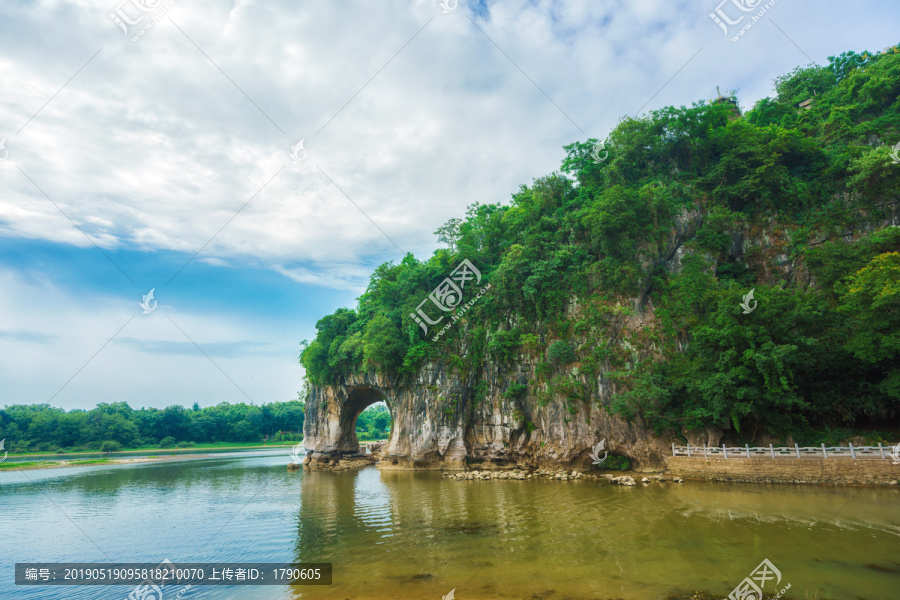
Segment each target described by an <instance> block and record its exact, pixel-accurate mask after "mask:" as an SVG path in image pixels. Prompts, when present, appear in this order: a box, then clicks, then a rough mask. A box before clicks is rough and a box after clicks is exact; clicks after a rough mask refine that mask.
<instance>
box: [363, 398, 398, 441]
mask: <svg viewBox="0 0 900 600" xmlns="http://www.w3.org/2000/svg"><path fill="white" fill-rule="evenodd" d="M390 431H391V413H390V412H388V409H387V406H385V405H384V404H375V405H373V406H370V407H369V408H367V409H366V410H364V411H363V412H362V413H360V415H359V417H357V419H356V439H358V440H362V441H368V440H381V439H385V438H387V437H388V433H390Z"/></svg>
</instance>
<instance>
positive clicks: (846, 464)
mask: <svg viewBox="0 0 900 600" xmlns="http://www.w3.org/2000/svg"><path fill="white" fill-rule="evenodd" d="M891 462H892V461H891V460H878V459H865V460H851V459H827V460H826V459H821V458H799V459H789V458H729V459H721V458H696V457H688V456H670V457H668V458H667V459H666V465H667V468H668V470H667V471H666V473H667V474H669V475H673V476H677V477H687V478H691V479H708V480H713V481H738V482H747V483H825V484H869V485H897V482H898V480H900V465H894V464H891Z"/></svg>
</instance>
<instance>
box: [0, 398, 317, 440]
mask: <svg viewBox="0 0 900 600" xmlns="http://www.w3.org/2000/svg"><path fill="white" fill-rule="evenodd" d="M304 408H305V405H304V402H303V401H302V400H300V399H298V400H291V401H289V402H271V403H269V404H262V405H259V406H256V405H248V404H244V403H238V404H229V403H227V402H222V403H220V404H217V405H216V406H209V407H206V408H200V406H199V405H198V404H196V403H195V404H194V406H193V408H190V409H188V408H185V407H184V406H179V405H172V406H168V407H166V408H163V409H157V408H140V409H137V410H136V409H133V408H131V406H129V405H128V403H127V402H112V403H107V402H102V403H100V404H98V405H97V406H96V407H95V408H93V409H91V410H82V409H73V410H68V411H67V410H64V409H62V408H55V407H52V406H50V405H49V404H31V405H24V404H18V405H12V406H7V407H6V408H4V409H2V410H0V439H5V445H6V450H8V451H10V452H27V451H50V452H53V451H56V450H60V449H66V450H103V451H107V450H117V449H120V448H134V447H141V446H159V447H174V446H176V445H178V446H182V447H183V446H190V445H192V443H197V444H202V443H211V442H261V441H263V439H264V438H265V436H269V437H268V440H269V441H282V440H297V441H299V440H300V439H302V431H303V420H304Z"/></svg>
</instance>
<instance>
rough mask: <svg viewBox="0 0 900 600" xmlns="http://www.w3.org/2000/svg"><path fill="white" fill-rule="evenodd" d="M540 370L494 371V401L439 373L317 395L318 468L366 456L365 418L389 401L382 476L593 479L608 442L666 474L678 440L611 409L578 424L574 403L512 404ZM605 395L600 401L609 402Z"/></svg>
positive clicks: (312, 433)
mask: <svg viewBox="0 0 900 600" xmlns="http://www.w3.org/2000/svg"><path fill="white" fill-rule="evenodd" d="M533 367H534V365H533V363H531V362H529V361H524V362H523V363H522V364H521V365H520V366H519V368H518V369H517V370H516V371H514V372H501V371H500V370H498V369H497V368H495V367H494V366H491V365H489V366H487V367H486V368H485V369H484V372H483V373H482V374H481V379H482V381H485V382H489V391H488V393H487V395H486V396H485V397H483V399H480V400H479V399H477V398H476V394H475V389H473V388H474V386H472V385H470V381H472V379H471V378H470V377H465V376H460V375H459V374H456V373H451V372H449V371H448V370H447V368H446V366H445V365H436V364H432V365H428V366H427V367H426V368H424V369H422V370H421V371H420V372H419V374H418V376H417V377H416V378H415V379H414V380H406V381H399V380H391V379H389V378H386V377H384V376H381V375H378V374H375V373H367V374H364V375H354V376H349V377H347V378H345V379H344V381H342V382H341V383H340V384H339V385H333V386H313V387H312V388H311V389H310V393H309V396H308V397H307V403H306V407H307V408H306V410H307V415H306V423H305V425H304V429H303V433H304V440H305V441H304V445H305V446H306V449H307V451H308V456H309V459H310V464H311V465H312V466H316V465H319V466H321V465H323V464H328V463H331V464H333V463H334V461H335V460H336V459H338V458H339V457H341V456H352V455H354V454H356V453H358V452H359V443H358V441H357V439H356V433H355V430H354V425H355V422H356V417H357V415H358V414H359V413H360V412H362V410H364V409H365V408H366V406H368V405H369V404H371V403H372V402H376V401H378V400H384V401H385V402H387V404H388V406H389V408H390V411H391V416H392V419H393V426H392V430H391V438H390V441H389V442H388V443H387V445H386V446H385V448H384V449H383V450H382V451H381V463H380V467H381V468H385V469H391V468H393V469H464V468H465V467H466V464H467V462H468V463H469V464H472V463H480V464H481V466H482V468H513V467H516V466H519V467H559V466H565V467H570V468H573V469H576V468H577V469H583V468H587V467H588V466H589V465H590V464H591V459H590V457H589V453H590V451H591V448H592V447H593V446H595V445H596V444H597V443H598V442H599V441H601V440H604V439H605V440H606V444H605V446H606V450H607V451H608V452H610V453H613V454H621V455H625V456H628V457H630V458H632V459H633V461H634V462H635V468H637V469H645V470H651V469H654V468H660V467H662V466H663V465H664V458H665V457H666V456H667V454H668V452H667V448H668V447H669V444H670V443H671V441H672V440H664V439H658V438H655V437H654V436H653V435H651V434H650V432H648V431H646V430H644V429H642V428H640V427H638V426H634V425H629V424H628V423H626V422H625V421H624V420H623V419H622V418H620V417H617V416H611V415H609V414H608V413H607V412H606V410H605V409H604V408H603V407H602V406H601V405H600V404H601V403H598V402H590V403H581V405H580V406H578V407H577V408H576V409H575V410H576V412H575V413H574V414H573V413H571V412H570V410H569V409H568V408H567V407H566V403H565V402H551V403H549V404H548V405H547V406H543V407H542V406H540V405H538V404H537V403H534V402H532V401H531V400H530V399H529V398H528V397H525V398H523V399H508V398H506V397H504V396H503V395H502V392H503V391H504V390H505V389H506V388H508V387H509V385H511V384H513V383H516V382H523V383H524V381H526V380H528V381H531V380H534V377H535V375H534V370H533ZM593 385H594V387H595V388H598V386H602V384H601V383H598V382H593ZM595 391H596V392H597V397H598V398H602V397H606V395H607V394H608V392H607V391H605V390H600V389H597V390H595ZM532 426H533V429H532ZM673 439H674V438H673ZM601 456H602V454H601Z"/></svg>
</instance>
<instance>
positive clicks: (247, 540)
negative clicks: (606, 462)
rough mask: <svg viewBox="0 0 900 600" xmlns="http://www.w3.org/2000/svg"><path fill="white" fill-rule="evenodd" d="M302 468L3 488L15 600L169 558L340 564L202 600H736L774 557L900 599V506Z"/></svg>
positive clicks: (1, 580) (61, 472) (806, 581)
mask: <svg viewBox="0 0 900 600" xmlns="http://www.w3.org/2000/svg"><path fill="white" fill-rule="evenodd" d="M288 462H289V458H288V456H287V454H286V453H284V452H281V453H279V454H272V453H268V454H262V453H255V454H254V455H249V454H248V453H244V454H241V455H227V456H222V457H216V458H206V459H193V460H189V461H183V462H169V463H155V464H143V465H121V466H109V467H107V466H101V467H74V468H65V469H47V470H37V471H25V472H3V473H0V506H2V507H3V514H2V519H0V557H2V562H0V597H2V598H3V599H6V598H12V599H16V600H18V599H21V600H36V599H41V600H43V599H48V598H54V599H55V598H65V599H66V600H80V599H88V598H90V599H99V600H125V599H126V597H127V596H128V593H129V592H130V591H131V588H130V587H128V586H78V587H68V586H67V587H61V586H57V587H45V588H37V587H22V586H18V587H17V586H13V585H11V583H10V582H11V581H12V579H13V564H14V563H15V562H17V561H18V562H41V561H43V562H109V561H117V562H147V563H154V564H156V563H159V562H161V561H162V560H163V559H165V558H168V559H169V560H171V561H173V562H175V563H178V562H227V561H232V562H300V561H307V562H331V563H333V564H334V573H333V580H334V584H333V585H332V586H330V587H294V588H290V587H281V586H254V587H249V586H248V587H234V586H232V587H227V588H225V587H210V586H204V587H198V586H195V587H193V588H192V589H191V590H189V591H188V592H187V593H186V594H185V595H184V596H183V599H184V600H224V599H226V598H227V599H234V600H244V599H250V598H253V599H256V598H259V599H262V600H269V599H279V600H281V599H284V600H288V599H292V600H293V599H298V598H303V599H304V600H308V599H322V600H331V599H334V600H345V599H351V600H356V599H369V598H372V599H376V600H377V599H382V598H383V599H387V598H391V599H399V600H404V599H407V598H409V599H412V598H433V599H435V600H437V599H438V598H441V597H442V596H444V595H446V594H447V593H448V592H449V591H450V590H451V589H456V593H455V595H456V597H457V598H459V600H472V599H486V598H529V599H531V598H533V599H535V600H563V599H566V598H568V599H571V600H575V599H585V600H587V599H606V598H623V599H626V600H631V599H635V600H637V599H639V598H640V599H645V598H662V597H664V596H665V594H667V593H669V592H673V591H677V590H683V591H690V590H697V589H704V590H707V591H710V592H713V593H717V594H722V595H723V596H724V595H727V593H728V592H729V591H730V590H731V589H732V588H734V586H735V585H737V584H738V583H739V582H740V581H741V580H742V579H743V578H744V577H746V576H747V575H748V574H749V573H750V571H751V570H752V569H753V568H754V567H756V565H757V564H759V563H760V562H761V561H762V559H764V558H768V559H770V560H771V561H772V562H773V563H774V564H775V565H776V566H777V567H778V568H779V569H780V570H781V572H782V575H783V583H782V585H784V583H788V582H789V583H791V584H792V587H791V592H790V594H789V595H791V596H792V597H795V598H805V597H806V596H805V594H804V591H805V590H808V591H809V597H813V595H814V592H815V590H817V589H821V591H819V598H820V599H821V598H829V599H835V600H840V599H843V598H847V599H851V598H852V599H856V598H858V597H865V598H870V599H872V600H881V599H883V600H896V599H897V598H900V593H898V592H897V590H898V589H900V494H898V491H897V490H896V489H872V488H830V487H812V486H809V487H807V486H763V485H740V484H733V485H732V484H700V483H687V484H684V485H675V484H662V485H660V484H651V485H650V486H648V487H645V488H642V487H637V488H628V487H618V486H609V485H605V484H604V485H599V484H597V483H595V482H592V481H577V482H549V481H502V480H501V481H496V480H495V481H450V480H446V479H443V478H442V477H441V476H440V474H439V473H430V472H418V473H413V472H397V471H385V472H381V471H378V470H376V469H374V468H368V469H364V470H362V471H356V472H345V473H323V472H309V471H287V470H286V469H285V466H286V464H287V463H288ZM867 564H872V565H876V566H878V567H881V568H880V569H873V568H871V567H867V566H866V565H867ZM892 569H893V570H892ZM177 591H178V589H177V588H175V589H171V590H165V592H166V595H165V600H171V599H173V598H174V597H175V594H176V593H177Z"/></svg>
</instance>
